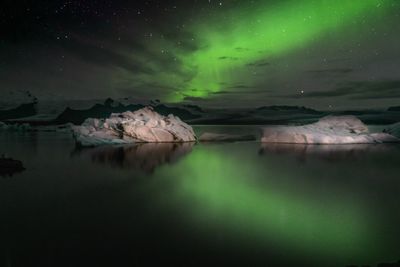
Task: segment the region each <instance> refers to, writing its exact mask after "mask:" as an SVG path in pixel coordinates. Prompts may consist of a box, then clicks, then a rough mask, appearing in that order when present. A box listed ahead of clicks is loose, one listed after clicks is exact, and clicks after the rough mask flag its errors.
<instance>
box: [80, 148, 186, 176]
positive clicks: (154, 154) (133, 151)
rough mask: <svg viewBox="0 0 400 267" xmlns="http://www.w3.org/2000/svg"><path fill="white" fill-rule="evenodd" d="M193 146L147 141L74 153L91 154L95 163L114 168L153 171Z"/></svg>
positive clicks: (173, 160) (169, 162) (179, 157)
mask: <svg viewBox="0 0 400 267" xmlns="http://www.w3.org/2000/svg"><path fill="white" fill-rule="evenodd" d="M193 146H194V143H157V144H156V143H146V144H135V145H130V146H117V147H115V146H104V147H97V148H92V149H83V150H76V151H74V153H73V154H75V155H76V154H81V155H82V154H85V155H89V157H90V158H91V160H92V161H93V162H94V163H97V164H103V165H108V166H111V167H112V168H120V169H128V170H129V169H132V170H141V171H144V172H146V173H153V172H154V170H155V169H156V168H157V167H159V166H161V165H164V164H173V163H175V162H177V161H178V160H180V159H181V158H182V157H184V156H186V155H187V154H189V153H190V152H191V151H192V148H193Z"/></svg>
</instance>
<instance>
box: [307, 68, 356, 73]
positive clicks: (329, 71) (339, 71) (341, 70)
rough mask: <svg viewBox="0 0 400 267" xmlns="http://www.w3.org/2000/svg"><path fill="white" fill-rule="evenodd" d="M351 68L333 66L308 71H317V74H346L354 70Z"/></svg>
mask: <svg viewBox="0 0 400 267" xmlns="http://www.w3.org/2000/svg"><path fill="white" fill-rule="evenodd" d="M352 71H353V69H351V68H332V69H319V70H307V71H306V72H308V73H316V74H324V73H326V74H345V73H350V72H352Z"/></svg>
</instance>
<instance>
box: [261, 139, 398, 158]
mask: <svg viewBox="0 0 400 267" xmlns="http://www.w3.org/2000/svg"><path fill="white" fill-rule="evenodd" d="M396 149H399V147H398V146H393V145H389V144H348V145H307V144H267V143H264V144H262V145H261V149H260V151H259V154H260V155H267V154H282V155H292V156H295V157H297V158H299V159H300V160H302V161H305V160H307V159H308V158H318V159H321V160H326V161H346V160H354V159H360V158H362V157H364V156H365V155H368V154H370V153H374V154H375V153H388V152H393V151H394V150H396Z"/></svg>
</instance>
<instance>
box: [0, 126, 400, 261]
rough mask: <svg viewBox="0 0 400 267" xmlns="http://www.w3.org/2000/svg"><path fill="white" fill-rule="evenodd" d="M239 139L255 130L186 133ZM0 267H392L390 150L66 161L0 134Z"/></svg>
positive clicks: (63, 143)
mask: <svg viewBox="0 0 400 267" xmlns="http://www.w3.org/2000/svg"><path fill="white" fill-rule="evenodd" d="M195 129H196V132H197V133H200V132H202V131H206V130H207V131H209V130H210V129H211V130H213V131H217V132H218V131H220V132H231V133H248V132H256V131H258V127H257V126H250V127H248V126H224V127H216V126H207V127H206V126H197V127H195ZM0 153H6V154H7V155H9V156H11V157H13V158H15V159H19V160H22V161H23V163H24V166H25V167H26V170H25V171H24V172H22V173H19V174H15V175H13V176H12V177H3V178H1V177H0V203H1V204H0V212H1V220H0V231H1V232H0V236H1V239H0V244H1V251H0V255H1V257H0V266H24V267H25V266H166V265H167V264H172V265H173V266H193V265H196V266H206V265H213V266H214V265H215V266H223V265H224V266H232V265H239V266H349V265H371V266H375V265H376V264H378V263H381V262H397V261H398V260H399V259H400V241H399V236H400V227H399V225H400V209H399V203H400V175H399V171H400V165H399V163H400V146H399V145H337V146H327V145H321V146H318V145H314V146H313V145H309V146H305V145H282V144H281V145H277V144H276V145H274V144H261V143H260V142H255V141H254V142H236V143H206V144H141V145H130V146H108V147H98V148H91V149H78V148H76V147H75V144H74V141H73V139H72V138H71V134H69V133H56V132H26V133H16V132H14V133H13V132H1V133H0Z"/></svg>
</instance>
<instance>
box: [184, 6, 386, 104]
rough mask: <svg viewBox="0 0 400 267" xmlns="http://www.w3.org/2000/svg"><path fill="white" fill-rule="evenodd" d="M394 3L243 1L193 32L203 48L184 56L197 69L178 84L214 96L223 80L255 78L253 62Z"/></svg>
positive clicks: (194, 93)
mask: <svg viewBox="0 0 400 267" xmlns="http://www.w3.org/2000/svg"><path fill="white" fill-rule="evenodd" d="M388 3H389V2H386V3H384V5H383V6H382V3H381V1H376V0H372V1H370V0H367V1H363V0H358V1H303V2H302V3H301V4H299V2H298V1H288V2H287V3H278V4H276V5H275V6H271V5H270V4H266V2H264V3H260V4H259V5H257V6H254V7H252V8H251V9H249V8H246V6H241V7H239V8H238V9H236V10H234V11H232V12H228V14H225V15H224V16H226V17H227V18H226V19H225V21H224V22H222V23H219V22H218V19H216V20H215V21H213V22H211V24H212V25H216V27H210V24H209V23H206V24H205V25H203V24H201V23H199V25H195V26H194V30H193V32H194V33H196V35H195V36H196V38H198V39H199V41H200V42H201V45H200V47H201V48H200V49H199V50H198V51H196V52H195V53H193V54H189V55H185V56H184V57H183V59H182V61H183V68H184V69H188V68H189V69H195V71H194V72H195V74H194V77H193V78H192V79H191V80H190V81H188V82H187V83H186V84H183V85H182V86H181V87H178V88H182V89H181V91H178V92H177V94H178V95H181V96H182V97H184V96H194V97H209V96H210V94H212V93H218V92H219V91H220V90H221V87H223V84H232V82H236V83H240V81H241V80H249V78H247V77H249V76H250V77H251V75H252V72H253V71H254V70H252V69H251V68H250V69H249V68H247V67H248V66H249V65H251V64H253V65H256V64H257V62H260V61H261V62H262V61H267V60H268V59H269V57H272V56H276V57H279V56H280V55H282V54H284V53H288V52H290V51H292V50H295V49H299V48H301V47H304V46H306V45H308V44H310V43H312V42H315V41H317V40H318V39H319V38H320V37H321V36H324V35H327V34H337V33H338V31H339V30H340V29H341V28H343V27H346V25H348V24H349V23H351V22H352V21H353V22H354V21H357V20H359V19H360V17H361V16H365V15H375V16H376V15H378V16H379V15H381V14H380V13H381V10H383V9H385V8H387V5H388ZM382 12H383V11H382ZM243 69H244V70H243ZM238 73H239V77H240V78H239V79H238ZM250 82H251V78H250ZM252 85H253V84H252ZM178 98H179V97H178Z"/></svg>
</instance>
